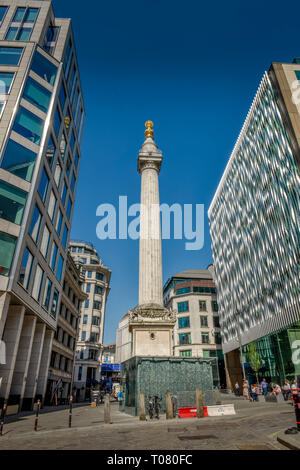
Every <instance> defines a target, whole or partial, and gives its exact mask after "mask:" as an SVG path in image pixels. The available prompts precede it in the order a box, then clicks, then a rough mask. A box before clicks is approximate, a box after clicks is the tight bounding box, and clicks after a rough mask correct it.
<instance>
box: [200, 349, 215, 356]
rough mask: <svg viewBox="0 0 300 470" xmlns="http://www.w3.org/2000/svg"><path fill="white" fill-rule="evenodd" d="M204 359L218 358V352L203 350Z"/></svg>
mask: <svg viewBox="0 0 300 470" xmlns="http://www.w3.org/2000/svg"><path fill="white" fill-rule="evenodd" d="M203 357H205V358H211V357H217V351H213V350H209V349H203Z"/></svg>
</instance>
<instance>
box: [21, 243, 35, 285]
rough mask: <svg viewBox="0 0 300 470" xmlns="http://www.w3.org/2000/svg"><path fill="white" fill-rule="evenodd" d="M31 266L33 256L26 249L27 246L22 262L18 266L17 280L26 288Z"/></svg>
mask: <svg viewBox="0 0 300 470" xmlns="http://www.w3.org/2000/svg"><path fill="white" fill-rule="evenodd" d="M32 266H33V256H32V254H31V253H30V251H29V250H28V248H25V251H24V256H23V260H22V264H21V267H20V272H19V279H18V281H19V283H20V284H22V286H23V287H24V289H26V290H27V289H28V286H29V282H30V278H31V273H32Z"/></svg>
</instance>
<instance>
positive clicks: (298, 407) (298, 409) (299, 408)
mask: <svg viewBox="0 0 300 470" xmlns="http://www.w3.org/2000/svg"><path fill="white" fill-rule="evenodd" d="M299 393H300V391H299V390H298V393H297V394H296V393H295V394H294V408H295V415H296V424H297V430H298V432H300V396H299Z"/></svg>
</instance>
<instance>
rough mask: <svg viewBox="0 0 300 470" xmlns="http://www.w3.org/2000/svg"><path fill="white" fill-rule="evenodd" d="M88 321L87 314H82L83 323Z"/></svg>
mask: <svg viewBox="0 0 300 470" xmlns="http://www.w3.org/2000/svg"><path fill="white" fill-rule="evenodd" d="M87 322H88V315H83V324H84V325H87Z"/></svg>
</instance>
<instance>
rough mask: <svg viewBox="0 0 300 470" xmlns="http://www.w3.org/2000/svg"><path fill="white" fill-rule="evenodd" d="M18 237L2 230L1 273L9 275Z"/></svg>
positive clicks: (0, 236) (0, 240) (0, 234)
mask: <svg viewBox="0 0 300 470" xmlns="http://www.w3.org/2000/svg"><path fill="white" fill-rule="evenodd" d="M16 242H17V239H16V237H13V236H12V235H8V234H7V233H3V232H0V275H1V276H8V275H9V272H10V267H11V263H12V260H13V257H14V253H15V247H16Z"/></svg>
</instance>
